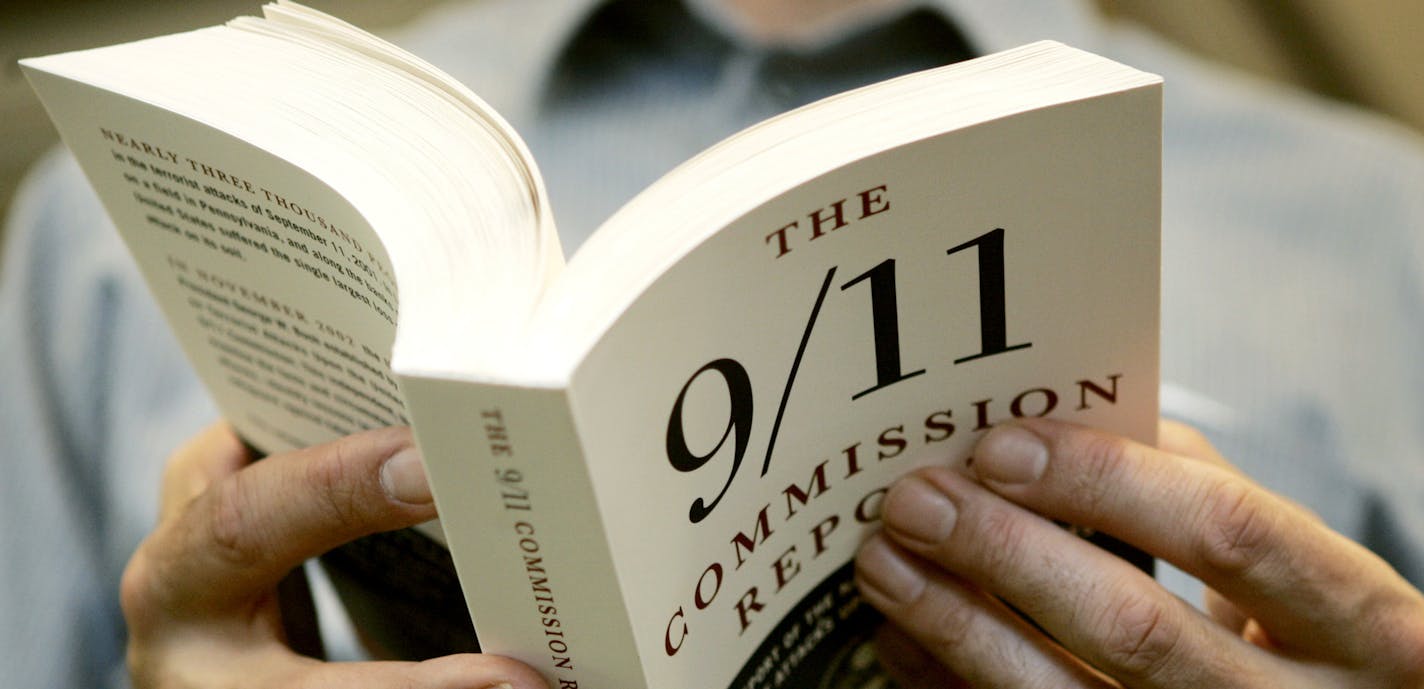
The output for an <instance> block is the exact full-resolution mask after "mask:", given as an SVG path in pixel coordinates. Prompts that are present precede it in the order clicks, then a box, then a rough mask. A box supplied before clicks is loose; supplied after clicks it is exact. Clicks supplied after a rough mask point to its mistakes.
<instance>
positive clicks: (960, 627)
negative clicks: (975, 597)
mask: <svg viewBox="0 0 1424 689" xmlns="http://www.w3.org/2000/svg"><path fill="white" fill-rule="evenodd" d="M925 603H926V602H925V601H922V606H923V607H921V608H920V610H919V611H918V614H917V617H919V619H918V620H915V622H918V623H919V624H917V625H916V627H917V630H916V631H917V632H918V633H919V635H920V640H921V643H922V644H924V646H925V647H926V648H927V649H928V650H929V651H930V652H931V653H933V654H935V655H937V656H939V657H940V658H955V657H958V656H959V655H961V653H960V650H961V649H963V648H964V647H965V646H966V645H967V644H968V642H969V641H970V640H971V639H972V638H973V634H974V632H973V628H974V622H975V618H976V616H977V614H978V613H977V611H976V610H975V608H974V607H973V606H970V605H957V604H956V601H952V600H947V599H945V597H943V596H940V597H938V598H937V599H936V600H934V601H932V602H928V604H925Z"/></svg>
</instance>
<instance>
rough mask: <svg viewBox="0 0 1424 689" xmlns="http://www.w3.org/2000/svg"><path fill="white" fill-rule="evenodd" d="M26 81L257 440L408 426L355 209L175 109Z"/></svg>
mask: <svg viewBox="0 0 1424 689" xmlns="http://www.w3.org/2000/svg"><path fill="white" fill-rule="evenodd" d="M29 75H30V78H31V80H32V82H33V84H34V86H35V89H36V91H37V92H38V93H39V94H40V96H41V98H42V99H43V101H44V102H45V105H46V107H47V108H48V109H49V111H50V113H51V116H52V117H53V118H54V119H55V121H56V124H57V126H58V127H59V129H60V132H61V135H62V136H63V138H64V140H65V142H66V144H67V145H68V146H69V148H70V150H72V151H73V152H74V154H75V156H76V157H77V158H78V160H79V162H80V165H81V166H82V167H83V169H84V171H85V174H86V175H87V176H88V177H89V180H90V182H91V184H93V186H94V188H95V190H96V191H97V192H98V194H99V196H100V198H101V199H102V201H103V202H104V205H105V207H106V208H107V209H108V211H109V214H110V217H111V218H112V219H113V221H114V223H115V225H117V226H118V228H119V230H120V233H121V234H122V235H123V238H124V241H125V242H126V244H127V245H128V246H129V248H130V250H131V251H132V253H133V255H134V258H135V259H136V260H137V262H138V264H139V267H140V269H141V270H142V271H143V273H144V276H145V278H146V281H147V283H148V285H149V287H150V289H152V291H153V293H154V296H155V297H156V298H157V300H158V302H159V304H160V306H161V307H162V308H163V311H164V313H165V315H166V316H167V318H168V320H169V322H170V324H171V326H172V328H173V330H174V332H175V333H176V334H177V336H178V338H179V340H180V341H181V342H182V344H183V349H184V351H185V352H186V353H187V354H188V356H189V358H190V359H191V361H192V364H193V366H194V368H195V369H197V372H198V374H199V375H200V377H201V378H202V379H203V381H204V383H205V384H206V385H207V387H208V389H209V391H211V393H212V394H213V396H214V397H215V398H216V400H217V402H218V405H219V408H220V409H222V411H223V414H224V416H225V417H226V418H227V419H228V420H229V421H230V422H231V423H232V424H233V425H234V427H235V428H236V429H237V431H238V433H239V434H240V435H241V436H242V437H243V438H244V439H245V440H247V441H248V442H249V443H251V444H252V445H253V446H255V447H256V448H258V449H259V450H261V451H264V452H268V453H273V452H280V451H283V450H286V449H292V448H297V447H305V446H309V445H312V444H316V443H319V442H323V441H325V440H329V439H332V438H335V437H338V436H341V435H346V434H349V433H353V432H355V431H358V430H362V429H366V428H372V427H378V426H386V425H392V424H402V423H405V422H406V415H405V411H404V405H403V402H402V398H401V395H400V393H399V391H398V389H397V387H396V383H395V381H394V379H393V378H392V377H391V374H390V349H391V342H392V340H393V337H394V332H395V319H396V290H395V284H394V281H393V278H392V272H391V268H390V263H389V260H388V258H387V257H386V255H385V251H384V249H383V248H382V246H381V244H380V242H379V241H378V240H377V239H376V237H375V235H374V233H373V232H372V231H371V229H370V227H369V226H368V225H367V223H366V221H365V220H364V219H363V218H362V216H361V215H360V213H358V212H357V210H356V209H355V208H354V207H353V206H352V204H351V203H350V202H348V201H347V200H345V199H343V198H342V197H341V196H339V195H338V194H336V193H335V192H334V191H332V190H331V189H330V188H329V187H328V186H327V185H325V184H323V183H321V182H320V181H318V180H316V179H315V178H313V177H312V176H311V175H309V174H307V173H306V172H304V171H303V170H302V169H300V168H299V167H297V166H296V165H294V164H293V163H291V162H288V161H285V160H282V159H279V158H277V157H275V156H273V155H271V154H269V153H267V152H265V151H263V150H260V149H258V148H256V147H254V146H252V145H250V144H247V143H245V142H243V141H241V140H238V139H236V138H233V137H231V136H229V135H227V134H224V133H222V132H218V131H216V130H214V129H211V128H209V127H206V126H204V125H202V124H200V123H197V122H194V121H192V120H189V119H187V118H185V117H181V116H178V115H175V114H173V113H171V112H169V111H167V110H165V109H162V108H158V107H154V106H151V105H147V104H144V103H141V102H138V101H136V100H133V99H130V98H127V97H124V96H119V95H116V94H114V93H111V92H109V91H106V90H102V89H98V88H94V87H92V86H88V85H85V84H82V83H79V82H76V81H72V80H69V79H66V78H63V77H59V76H55V75H53V74H48V73H46V72H44V71H39V70H34V69H31V70H30V71H29Z"/></svg>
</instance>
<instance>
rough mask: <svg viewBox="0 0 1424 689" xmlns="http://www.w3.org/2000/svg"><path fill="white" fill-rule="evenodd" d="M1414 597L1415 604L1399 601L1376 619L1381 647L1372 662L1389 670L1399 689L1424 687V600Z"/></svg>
mask: <svg viewBox="0 0 1424 689" xmlns="http://www.w3.org/2000/svg"><path fill="white" fill-rule="evenodd" d="M1410 594H1411V595H1410V596H1409V597H1410V599H1411V600H1408V601H1407V602H1405V601H1400V600H1399V599H1398V598H1396V599H1395V600H1394V602H1393V603H1392V604H1390V605H1389V606H1388V609H1387V612H1385V613H1384V614H1381V615H1378V616H1377V617H1376V619H1377V620H1378V622H1377V623H1376V624H1375V625H1373V627H1374V629H1375V631H1376V632H1377V633H1376V634H1375V635H1374V636H1376V637H1377V638H1378V643H1377V644H1376V645H1375V646H1374V648H1373V651H1372V653H1371V654H1370V655H1371V659H1370V660H1371V663H1372V664H1376V666H1384V667H1387V668H1389V671H1390V672H1391V674H1393V675H1394V678H1395V680H1396V681H1397V682H1398V686H1401V687H1424V600H1420V599H1419V597H1418V594H1417V593H1415V592H1410Z"/></svg>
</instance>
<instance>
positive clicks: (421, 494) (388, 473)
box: [381, 447, 434, 505]
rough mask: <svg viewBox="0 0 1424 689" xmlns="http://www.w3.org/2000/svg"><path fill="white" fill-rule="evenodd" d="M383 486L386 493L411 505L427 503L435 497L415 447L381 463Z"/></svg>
mask: <svg viewBox="0 0 1424 689" xmlns="http://www.w3.org/2000/svg"><path fill="white" fill-rule="evenodd" d="M381 487H382V488H385V489H386V495H389V496H391V497H392V498H394V499H395V500H398V501H400V502H404V503H406V504H410V505H427V504H429V503H430V501H431V500H433V499H434V498H432V497H431V495H430V483H429V482H428V481H426V479H425V467H424V466H422V465H421V463H420V452H419V451H417V450H416V449H415V448H414V447H408V448H406V449H404V450H401V451H400V452H397V453H396V454H394V455H392V456H391V458H390V459H387V460H386V463H385V464H382V465H381Z"/></svg>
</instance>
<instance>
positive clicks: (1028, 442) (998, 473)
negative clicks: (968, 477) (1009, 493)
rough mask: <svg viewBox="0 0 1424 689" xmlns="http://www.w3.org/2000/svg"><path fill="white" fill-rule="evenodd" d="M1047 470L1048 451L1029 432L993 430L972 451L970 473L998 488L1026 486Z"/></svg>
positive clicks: (999, 428) (1022, 430) (1003, 429)
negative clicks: (1000, 485)
mask: <svg viewBox="0 0 1424 689" xmlns="http://www.w3.org/2000/svg"><path fill="white" fill-rule="evenodd" d="M1047 467H1048V447H1046V446H1045V445H1044V444H1043V441H1042V440H1040V439H1039V437H1038V436H1036V435H1034V434H1033V433H1032V432H1031V431H1028V430H1026V429H1023V428H1018V427H1016V426H997V427H995V428H994V429H993V430H991V431H989V432H988V433H987V434H985V435H984V437H983V438H982V439H981V440H980V441H979V445H978V446H977V447H976V448H975V449H974V464H973V469H974V473H975V474H977V475H978V476H979V478H982V479H985V480H988V481H995V482H998V483H1002V484H1017V483H1030V482H1033V481H1037V480H1038V478H1039V477H1040V476H1043V470H1044V469H1045V468H1047Z"/></svg>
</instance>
